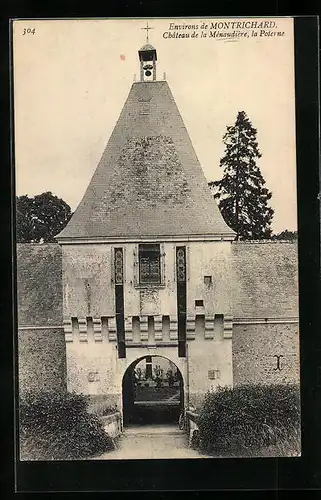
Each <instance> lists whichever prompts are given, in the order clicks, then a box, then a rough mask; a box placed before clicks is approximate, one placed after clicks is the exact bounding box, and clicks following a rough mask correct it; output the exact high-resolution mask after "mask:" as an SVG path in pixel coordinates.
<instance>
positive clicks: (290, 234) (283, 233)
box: [272, 229, 298, 241]
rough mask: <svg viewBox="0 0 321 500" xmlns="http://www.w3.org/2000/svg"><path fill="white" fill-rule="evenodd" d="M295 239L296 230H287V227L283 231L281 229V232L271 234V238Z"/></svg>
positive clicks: (296, 235) (296, 237) (296, 236)
mask: <svg viewBox="0 0 321 500" xmlns="http://www.w3.org/2000/svg"><path fill="white" fill-rule="evenodd" d="M297 239H298V233H297V231H288V230H287V229H285V230H284V231H281V233H278V234H273V236H272V240H288V241H294V240H297Z"/></svg>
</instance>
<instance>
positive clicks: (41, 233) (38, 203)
mask: <svg viewBox="0 0 321 500" xmlns="http://www.w3.org/2000/svg"><path fill="white" fill-rule="evenodd" d="M71 216H72V213H71V209H70V206H69V205H68V204H67V203H66V202H65V201H64V200H62V199H61V198H58V197H57V196H54V195H53V194H52V193H51V192H50V191H47V192H46V193H42V194H38V195H36V196H34V197H33V198H29V197H28V196H27V195H24V196H17V198H16V235H17V242H18V243H26V242H29V243H38V242H46V243H47V242H55V241H56V240H55V239H54V236H55V235H57V234H58V233H60V231H62V230H63V228H64V227H65V226H66V225H67V223H68V221H69V220H70V218H71Z"/></svg>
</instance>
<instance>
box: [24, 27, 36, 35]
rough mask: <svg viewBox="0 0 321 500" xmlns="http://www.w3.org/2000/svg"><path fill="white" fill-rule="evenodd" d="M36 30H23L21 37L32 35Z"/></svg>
mask: <svg viewBox="0 0 321 500" xmlns="http://www.w3.org/2000/svg"><path fill="white" fill-rule="evenodd" d="M35 33H36V28H23V35H34V34H35Z"/></svg>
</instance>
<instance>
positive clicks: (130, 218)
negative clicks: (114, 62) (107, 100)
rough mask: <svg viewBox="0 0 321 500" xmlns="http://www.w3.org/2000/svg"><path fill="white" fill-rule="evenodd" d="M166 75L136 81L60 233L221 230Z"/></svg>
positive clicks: (81, 235) (204, 232)
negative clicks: (95, 165) (79, 200)
mask: <svg viewBox="0 0 321 500" xmlns="http://www.w3.org/2000/svg"><path fill="white" fill-rule="evenodd" d="M234 234H235V233H234V232H233V231H232V230H231V229H230V228H229V227H228V226H227V224H226V223H225V222H224V220H223V217H222V215H221V213H220V211H219V209H218V207H217V204H216V202H215V200H214V199H213V197H212V194H211V192H210V189H209V187H208V185H207V181H206V179H205V176H204V173H203V171H202V168H201V166H200V163H199V161H198V159H197V157H196V154H195V151H194V148H193V145H192V143H191V140H190V138H189V135H188V132H187V130H186V128H185V125H184V123H183V120H182V118H181V115H180V113H179V110H178V108H177V106H176V103H175V101H174V98H173V95H172V93H171V91H170V88H169V86H168V84H167V82H166V81H155V82H137V83H134V84H133V85H132V88H131V90H130V92H129V95H128V98H127V100H126V102H125V105H124V107H123V109H122V112H121V114H120V117H119V119H118V121H117V123H116V126H115V128H114V131H113V133H112V135H111V137H110V139H109V141H108V144H107V147H106V149H105V151H104V153H103V155H102V157H101V160H100V162H99V164H98V166H97V168H96V171H95V173H94V175H93V177H92V179H91V182H90V184H89V186H88V188H87V190H86V192H85V195H84V197H83V199H82V200H81V202H80V204H79V206H78V208H77V209H76V211H75V213H74V215H73V217H72V218H71V220H70V221H69V223H68V225H67V226H66V227H65V229H64V230H63V231H62V232H61V233H60V234H59V235H58V240H59V241H61V242H63V239H64V238H68V239H70V238H95V237H98V238H101V237H106V238H108V237H124V238H126V237H137V238H140V237H154V236H160V237H166V236H189V237H191V236H195V235H198V236H202V235H207V236H215V235H216V236H228V237H233V236H234Z"/></svg>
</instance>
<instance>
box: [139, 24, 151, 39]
mask: <svg viewBox="0 0 321 500" xmlns="http://www.w3.org/2000/svg"><path fill="white" fill-rule="evenodd" d="M140 29H141V30H146V43H148V42H149V39H148V30H153V29H154V28H151V27H150V26H148V21H146V28H140Z"/></svg>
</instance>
